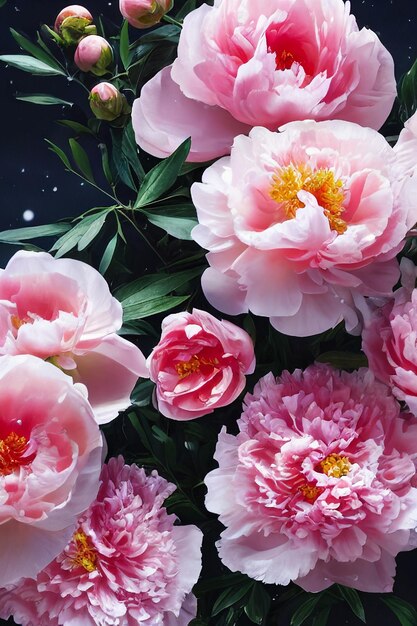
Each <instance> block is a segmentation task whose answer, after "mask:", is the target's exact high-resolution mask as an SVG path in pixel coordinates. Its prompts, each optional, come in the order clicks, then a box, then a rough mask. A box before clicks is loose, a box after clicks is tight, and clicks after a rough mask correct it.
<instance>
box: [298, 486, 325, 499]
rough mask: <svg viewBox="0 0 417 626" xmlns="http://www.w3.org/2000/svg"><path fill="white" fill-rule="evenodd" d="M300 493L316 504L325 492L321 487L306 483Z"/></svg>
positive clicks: (300, 488)
mask: <svg viewBox="0 0 417 626" xmlns="http://www.w3.org/2000/svg"><path fill="white" fill-rule="evenodd" d="M298 491H301V493H302V494H303V496H304V498H305V499H306V500H309V501H310V502H314V501H315V500H317V498H318V497H319V495H320V494H321V493H322V492H323V489H322V488H321V487H317V486H316V485H312V484H309V483H305V484H304V485H301V487H299V488H298Z"/></svg>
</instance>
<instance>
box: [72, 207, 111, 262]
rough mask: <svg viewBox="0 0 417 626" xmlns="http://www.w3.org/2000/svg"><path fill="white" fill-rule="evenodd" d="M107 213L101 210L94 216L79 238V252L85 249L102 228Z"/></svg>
mask: <svg viewBox="0 0 417 626" xmlns="http://www.w3.org/2000/svg"><path fill="white" fill-rule="evenodd" d="M107 215H108V212H107V211H103V213H101V214H100V215H98V216H95V217H96V219H95V220H94V221H93V222H92V223H91V224H90V226H89V227H88V228H87V230H86V231H85V233H84V234H83V235H82V237H81V238H80V240H79V242H78V244H77V249H78V251H79V252H81V251H82V250H85V248H86V247H87V246H88V245H89V244H90V243H91V242H92V241H93V239H95V238H96V237H97V235H98V234H99V232H100V231H101V229H102V228H103V225H104V222H105V221H106V217H107Z"/></svg>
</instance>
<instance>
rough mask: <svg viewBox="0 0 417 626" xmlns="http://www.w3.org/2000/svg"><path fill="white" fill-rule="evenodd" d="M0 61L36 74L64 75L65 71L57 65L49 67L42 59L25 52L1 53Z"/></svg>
mask: <svg viewBox="0 0 417 626" xmlns="http://www.w3.org/2000/svg"><path fill="white" fill-rule="evenodd" d="M0 61H3V63H7V64H8V65H11V66H12V67H17V69H19V70H22V71H23V72H29V73H30V74H35V75H37V76H65V72H64V71H63V70H61V69H60V68H57V67H51V65H48V64H47V63H45V62H44V61H40V60H39V59H35V58H34V57H31V56H29V55H27V54H2V55H1V56H0Z"/></svg>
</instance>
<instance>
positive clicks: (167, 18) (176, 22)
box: [162, 15, 182, 28]
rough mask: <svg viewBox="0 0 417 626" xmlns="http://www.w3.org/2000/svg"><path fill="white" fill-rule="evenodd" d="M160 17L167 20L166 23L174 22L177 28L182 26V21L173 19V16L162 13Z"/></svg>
mask: <svg viewBox="0 0 417 626" xmlns="http://www.w3.org/2000/svg"><path fill="white" fill-rule="evenodd" d="M162 19H163V20H164V22H168V24H175V26H178V28H182V23H181V22H179V21H178V20H176V19H174V18H173V17H170V16H169V15H164V16H163V18H162Z"/></svg>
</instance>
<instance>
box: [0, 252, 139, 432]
mask: <svg viewBox="0 0 417 626" xmlns="http://www.w3.org/2000/svg"><path fill="white" fill-rule="evenodd" d="M121 325H122V307H121V305H120V303H119V302H118V301H117V300H116V299H115V298H113V297H112V295H111V293H110V291H109V288H108V286H107V283H106V281H105V280H104V278H103V277H102V276H101V274H99V273H98V272H97V271H96V270H95V269H94V268H92V267H90V266H89V265H87V264H86V263H82V262H81V261H74V260H73V259H54V258H53V257H52V256H51V255H49V254H47V253H45V252H24V251H20V252H17V253H16V254H15V255H14V256H13V257H12V258H11V259H10V261H9V262H8V264H7V266H6V268H5V269H4V270H0V355H2V354H33V355H35V356H38V357H40V358H42V359H49V360H50V361H52V362H53V363H54V364H55V365H58V366H59V367H61V368H62V369H63V370H65V371H66V373H68V374H70V375H71V376H72V377H73V378H74V380H76V381H77V382H82V383H84V384H85V385H86V387H87V388H88V394H89V401H90V404H91V405H92V407H93V409H94V412H95V415H96V419H97V421H98V422H99V423H105V422H108V421H110V420H111V419H113V418H114V417H116V416H117V414H118V411H121V410H122V409H125V408H127V407H128V406H129V404H130V394H131V392H132V390H133V387H134V385H135V383H136V381H137V379H138V377H139V376H142V377H146V378H147V377H148V372H147V368H146V363H145V357H144V356H143V354H142V352H141V351H140V350H139V348H137V347H136V346H134V345H133V344H131V343H129V342H128V341H126V340H125V339H122V338H121V337H119V336H118V335H116V331H117V330H118V329H119V328H120V326H121Z"/></svg>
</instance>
